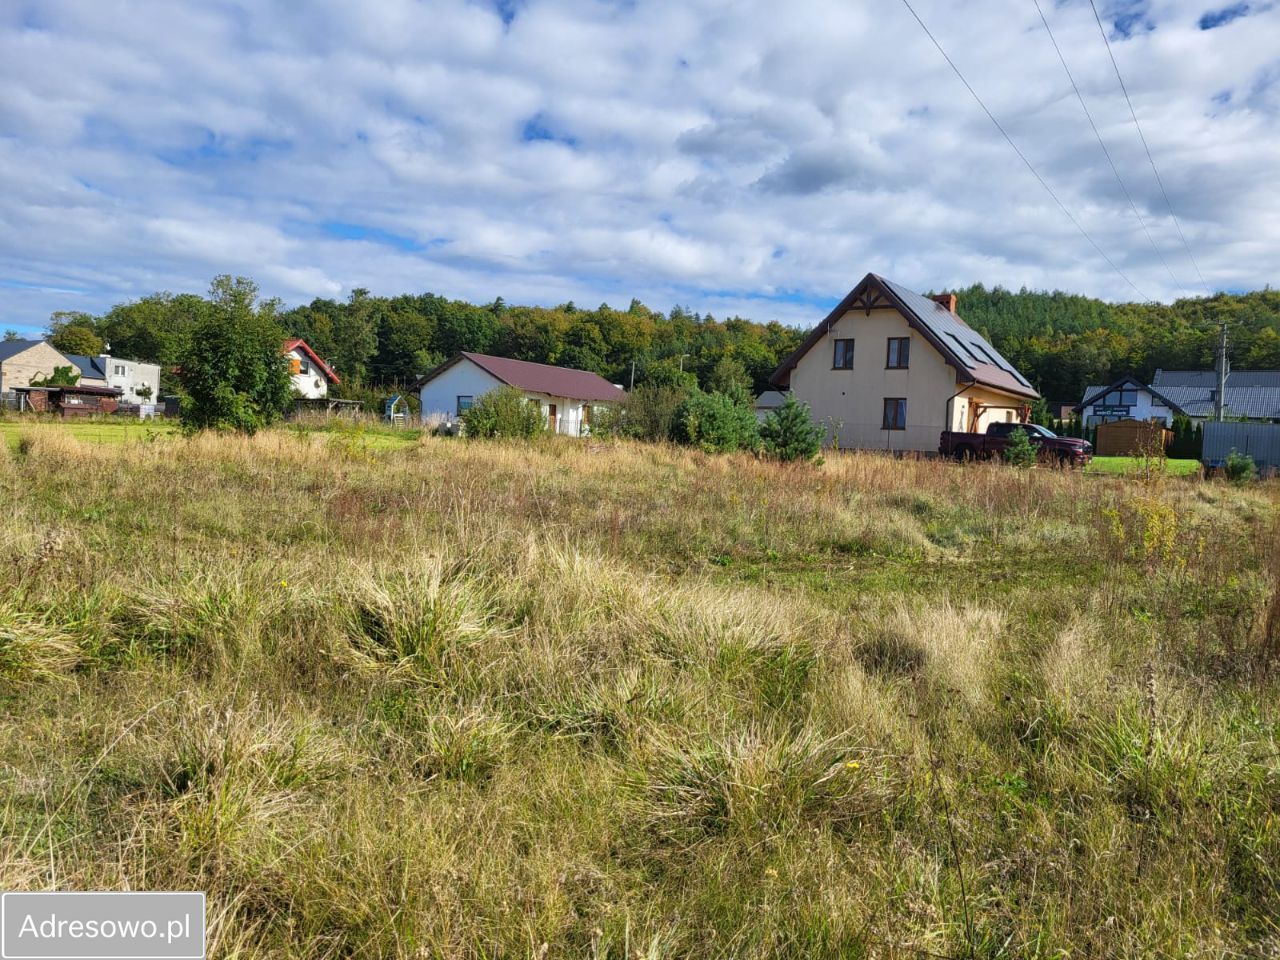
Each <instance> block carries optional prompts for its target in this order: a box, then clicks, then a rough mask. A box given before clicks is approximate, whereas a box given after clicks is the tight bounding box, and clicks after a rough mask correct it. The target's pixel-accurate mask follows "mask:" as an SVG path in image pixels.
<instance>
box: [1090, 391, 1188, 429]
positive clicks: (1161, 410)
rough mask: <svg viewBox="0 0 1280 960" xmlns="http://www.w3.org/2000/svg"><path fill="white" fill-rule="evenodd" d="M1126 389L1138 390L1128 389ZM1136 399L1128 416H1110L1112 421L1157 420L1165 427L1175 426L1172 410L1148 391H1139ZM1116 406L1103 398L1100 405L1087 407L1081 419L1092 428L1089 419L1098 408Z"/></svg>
mask: <svg viewBox="0 0 1280 960" xmlns="http://www.w3.org/2000/svg"><path fill="white" fill-rule="evenodd" d="M1126 389H1136V388H1126ZM1115 392H1119V391H1115ZM1108 395H1109V394H1108ZM1134 399H1136V400H1137V403H1135V404H1133V405H1131V406H1130V407H1129V413H1128V414H1127V415H1125V416H1121V415H1116V414H1109V416H1110V417H1111V419H1113V420H1123V419H1133V420H1151V419H1156V420H1160V421H1162V422H1163V423H1164V424H1165V426H1171V425H1172V424H1173V411H1172V410H1170V409H1169V408H1168V407H1166V406H1165V405H1164V404H1162V403H1160V402H1159V401H1158V400H1156V398H1155V397H1153V396H1152V395H1151V394H1150V393H1148V392H1147V391H1146V390H1137V396H1136V397H1135V398H1134ZM1114 406H1118V404H1110V403H1107V402H1106V397H1103V398H1102V400H1100V401H1099V402H1098V403H1096V404H1090V405H1089V406H1087V407H1085V408H1084V409H1083V410H1082V411H1081V412H1080V418H1081V420H1082V421H1083V422H1084V423H1085V424H1086V425H1087V426H1092V424H1090V423H1089V418H1090V417H1091V416H1093V415H1094V410H1095V408H1096V407H1114Z"/></svg>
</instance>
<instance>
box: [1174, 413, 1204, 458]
mask: <svg viewBox="0 0 1280 960" xmlns="http://www.w3.org/2000/svg"><path fill="white" fill-rule="evenodd" d="M1203 445H1204V431H1203V429H1202V428H1201V427H1199V426H1198V425H1196V424H1194V423H1192V422H1191V419H1190V418H1189V417H1184V416H1182V415H1181V414H1179V415H1178V416H1175V417H1174V418H1173V439H1172V440H1171V441H1170V442H1169V448H1168V451H1167V452H1168V455H1169V457H1170V458H1171V459H1174V460H1199V459H1200V455H1201V451H1202V448H1203Z"/></svg>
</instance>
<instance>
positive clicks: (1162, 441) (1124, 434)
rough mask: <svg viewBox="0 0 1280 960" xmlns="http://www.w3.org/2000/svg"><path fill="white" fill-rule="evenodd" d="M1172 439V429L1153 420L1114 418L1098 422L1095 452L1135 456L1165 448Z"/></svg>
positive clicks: (1104, 455)
mask: <svg viewBox="0 0 1280 960" xmlns="http://www.w3.org/2000/svg"><path fill="white" fill-rule="evenodd" d="M1172 439H1173V431H1172V430H1166V429H1165V428H1164V427H1163V426H1161V425H1160V424H1159V423H1157V422H1155V421H1152V420H1112V421H1111V422H1110V423H1100V424H1098V427H1097V439H1096V440H1095V441H1094V444H1093V452H1094V454H1095V455H1096V456H1099V457H1134V456H1138V455H1139V454H1141V453H1143V452H1144V451H1155V450H1164V449H1165V448H1166V447H1167V446H1169V441H1170V440H1172Z"/></svg>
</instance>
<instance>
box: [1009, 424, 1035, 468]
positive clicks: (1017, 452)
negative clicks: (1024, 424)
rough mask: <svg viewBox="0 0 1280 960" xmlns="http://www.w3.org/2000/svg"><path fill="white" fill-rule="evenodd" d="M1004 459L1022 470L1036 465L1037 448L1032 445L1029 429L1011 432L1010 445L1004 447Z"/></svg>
mask: <svg viewBox="0 0 1280 960" xmlns="http://www.w3.org/2000/svg"><path fill="white" fill-rule="evenodd" d="M1004 461H1005V463H1007V464H1009V465H1010V466H1014V467H1018V468H1019V469H1022V470H1027V469H1030V468H1031V467H1033V466H1035V462H1036V448H1035V447H1034V446H1032V444H1031V437H1030V436H1028V435H1027V431H1025V430H1014V431H1013V432H1012V433H1011V434H1009V445H1008V446H1007V447H1005V448H1004Z"/></svg>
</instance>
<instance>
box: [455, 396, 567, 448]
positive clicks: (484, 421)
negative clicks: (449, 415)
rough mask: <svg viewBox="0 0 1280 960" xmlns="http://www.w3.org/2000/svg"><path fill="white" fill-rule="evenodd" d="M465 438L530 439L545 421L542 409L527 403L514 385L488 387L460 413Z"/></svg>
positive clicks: (542, 428) (540, 430)
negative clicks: (492, 388)
mask: <svg viewBox="0 0 1280 960" xmlns="http://www.w3.org/2000/svg"><path fill="white" fill-rule="evenodd" d="M462 425H463V427H464V428H465V432H466V435H467V436H468V437H512V438H516V439H520V440H531V439H533V438H534V437H536V436H537V435H538V434H539V433H541V432H542V431H543V430H544V429H545V428H546V424H545V422H544V421H543V419H542V408H541V407H539V406H534V405H533V404H532V403H530V402H529V401H528V400H527V399H526V398H525V395H524V394H523V393H522V392H520V391H519V390H517V389H516V388H515V387H499V388H498V389H497V390H490V391H489V392H488V393H486V394H485V395H484V396H482V397H481V398H480V399H479V400H477V401H476V402H475V403H474V404H472V406H471V408H470V409H468V410H464V411H463V413H462Z"/></svg>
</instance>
